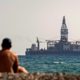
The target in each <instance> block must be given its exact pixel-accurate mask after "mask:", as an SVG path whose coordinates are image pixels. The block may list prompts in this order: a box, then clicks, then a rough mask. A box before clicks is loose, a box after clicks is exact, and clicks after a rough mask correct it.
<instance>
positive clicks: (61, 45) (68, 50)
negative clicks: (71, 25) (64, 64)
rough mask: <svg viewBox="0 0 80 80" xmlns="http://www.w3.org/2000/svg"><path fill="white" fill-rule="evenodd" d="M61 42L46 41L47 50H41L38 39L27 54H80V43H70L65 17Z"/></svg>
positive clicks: (61, 30)
mask: <svg viewBox="0 0 80 80" xmlns="http://www.w3.org/2000/svg"><path fill="white" fill-rule="evenodd" d="M60 35H61V36H60V40H46V44H47V49H40V41H39V39H38V38H37V40H36V43H37V45H36V44H32V46H31V48H27V49H26V55H27V54H77V53H79V54H80V41H68V28H67V25H66V20H65V16H63V19H62V26H61V29H60Z"/></svg>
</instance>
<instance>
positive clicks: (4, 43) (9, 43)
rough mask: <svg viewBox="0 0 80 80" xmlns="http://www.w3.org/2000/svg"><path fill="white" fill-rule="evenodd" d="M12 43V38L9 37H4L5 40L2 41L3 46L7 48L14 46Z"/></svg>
mask: <svg viewBox="0 0 80 80" xmlns="http://www.w3.org/2000/svg"><path fill="white" fill-rule="evenodd" d="M11 44H12V43H11V39H9V38H4V39H3V41H2V45H1V46H2V48H7V49H9V48H11V47H12V45H11Z"/></svg>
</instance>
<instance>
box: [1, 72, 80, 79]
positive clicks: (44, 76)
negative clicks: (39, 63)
mask: <svg viewBox="0 0 80 80" xmlns="http://www.w3.org/2000/svg"><path fill="white" fill-rule="evenodd" d="M0 80H80V74H78V75H77V74H66V73H39V72H35V73H28V74H25V73H15V74H12V73H0Z"/></svg>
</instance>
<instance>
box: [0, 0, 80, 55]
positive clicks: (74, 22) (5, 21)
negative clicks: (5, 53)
mask: <svg viewBox="0 0 80 80" xmlns="http://www.w3.org/2000/svg"><path fill="white" fill-rule="evenodd" d="M79 8H80V0H0V44H1V41H2V39H3V38H5V37H9V38H11V40H12V42H13V48H12V49H13V50H14V51H15V52H16V53H17V54H18V55H20V54H24V53H25V50H26V48H28V47H30V46H31V44H32V43H35V42H36V37H39V39H40V41H43V42H44V41H45V40H48V39H51V40H59V39H60V28H61V25H62V18H63V16H65V18H66V24H67V27H68V30H69V35H68V36H69V40H70V41H74V40H80V9H79ZM44 45H45V43H41V47H43V48H44V47H46V45H45V46H44Z"/></svg>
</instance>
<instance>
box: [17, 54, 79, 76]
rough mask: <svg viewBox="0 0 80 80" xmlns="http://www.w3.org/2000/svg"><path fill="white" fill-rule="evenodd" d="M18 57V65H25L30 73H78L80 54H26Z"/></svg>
mask: <svg viewBox="0 0 80 80" xmlns="http://www.w3.org/2000/svg"><path fill="white" fill-rule="evenodd" d="M18 57H19V65H21V66H23V67H25V68H26V69H27V70H28V71H29V72H30V73H34V72H48V73H52V72H63V73H73V74H80V54H74V55H73V54H27V55H20V56H18Z"/></svg>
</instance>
